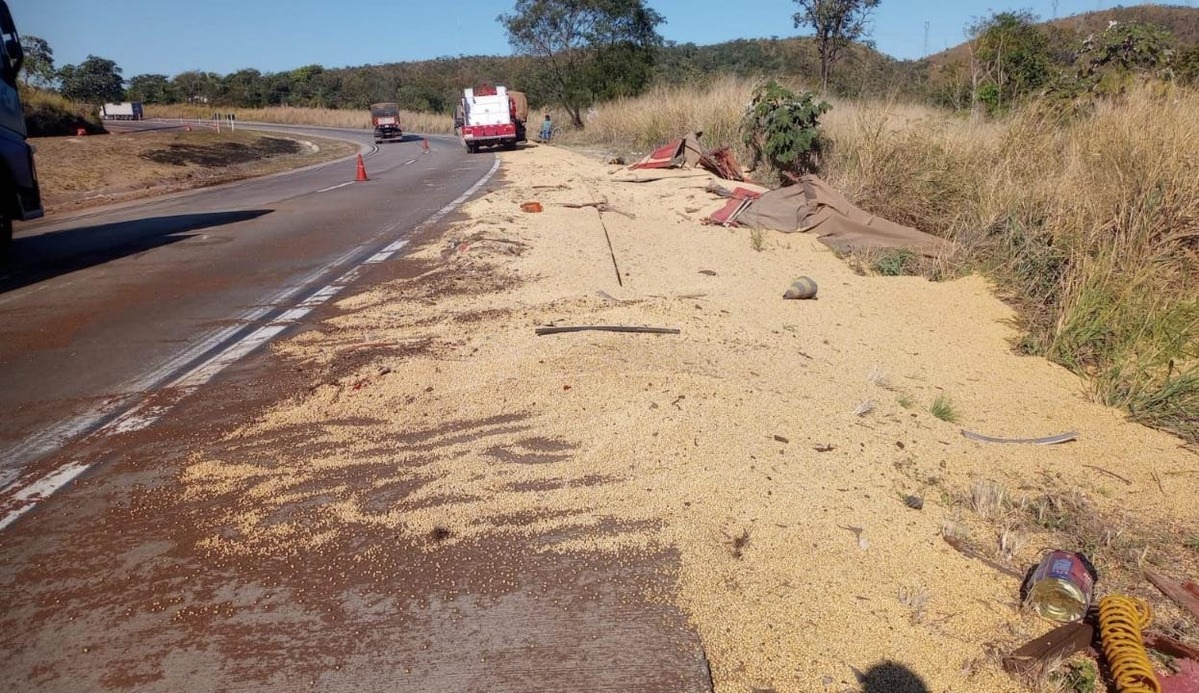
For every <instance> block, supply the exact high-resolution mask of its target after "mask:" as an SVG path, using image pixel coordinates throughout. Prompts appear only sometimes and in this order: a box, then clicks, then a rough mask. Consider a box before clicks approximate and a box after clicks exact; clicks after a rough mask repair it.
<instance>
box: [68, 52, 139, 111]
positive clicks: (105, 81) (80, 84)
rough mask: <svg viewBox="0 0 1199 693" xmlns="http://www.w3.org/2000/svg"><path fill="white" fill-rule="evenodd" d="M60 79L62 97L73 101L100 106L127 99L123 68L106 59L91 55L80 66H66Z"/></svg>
mask: <svg viewBox="0 0 1199 693" xmlns="http://www.w3.org/2000/svg"><path fill="white" fill-rule="evenodd" d="M58 79H59V82H60V83H61V85H62V86H61V88H60V91H62V95H63V96H65V97H67V98H68V99H70V100H72V101H80V102H83V103H92V104H100V103H105V102H107V101H120V100H121V99H123V98H125V87H124V84H125V80H124V79H123V78H122V77H121V68H119V67H117V64H116V63H115V62H113V61H111V60H107V59H105V58H98V57H96V56H94V55H89V56H87V60H84V61H83V62H81V63H79V64H78V65H64V66H63V68H62V69H61V70H59V71H58Z"/></svg>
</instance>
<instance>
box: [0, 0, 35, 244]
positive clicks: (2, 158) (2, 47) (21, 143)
mask: <svg viewBox="0 0 1199 693" xmlns="http://www.w3.org/2000/svg"><path fill="white" fill-rule="evenodd" d="M24 61H25V53H24V51H22V50H21V37H20V36H19V35H18V34H17V27H16V25H15V24H14V23H13V20H12V14H11V13H10V12H9V11H8V3H6V2H5V1H4V0H0V260H3V259H4V257H5V256H6V255H7V254H8V249H9V246H10V245H11V244H12V225H13V220H15V219H19V220H22V221H27V220H29V219H37V218H38V217H40V216H42V214H43V210H42V194H41V190H40V188H39V187H38V183H37V169H36V168H35V167H34V165H33V147H32V146H30V145H29V143H28V142H26V141H25V140H26V138H27V137H28V131H27V130H26V129H25V114H24V112H23V111H22V110H21V93H20V91H18V90H17V75H18V74H19V73H20V72H21V65H22V64H23V63H24Z"/></svg>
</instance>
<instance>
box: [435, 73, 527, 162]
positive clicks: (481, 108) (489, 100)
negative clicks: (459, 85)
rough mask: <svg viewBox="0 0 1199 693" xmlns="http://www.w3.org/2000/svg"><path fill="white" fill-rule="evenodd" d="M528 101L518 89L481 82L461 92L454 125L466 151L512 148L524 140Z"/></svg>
mask: <svg viewBox="0 0 1199 693" xmlns="http://www.w3.org/2000/svg"><path fill="white" fill-rule="evenodd" d="M528 115H529V114H528V102H527V101H526V100H525V95H524V94H522V93H521V92H515V91H508V89H507V88H506V87H503V86H494V87H493V86H490V85H484V86H481V87H478V88H475V89H466V90H464V91H463V96H462V101H461V102H460V103H459V104H458V109H457V112H456V113H455V115H454V127H455V128H456V129H457V130H458V137H459V138H460V139H461V140H462V145H463V146H464V147H466V151H468V152H472V153H474V152H477V151H479V150H480V149H481V148H483V147H503V148H504V149H515V148H516V143H517V142H524V141H525V139H526V135H525V120H526V119H527V118H528Z"/></svg>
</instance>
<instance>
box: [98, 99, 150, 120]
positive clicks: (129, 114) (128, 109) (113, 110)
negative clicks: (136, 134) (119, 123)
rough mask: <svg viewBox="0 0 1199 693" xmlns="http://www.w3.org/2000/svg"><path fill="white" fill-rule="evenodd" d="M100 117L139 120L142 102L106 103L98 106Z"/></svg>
mask: <svg viewBox="0 0 1199 693" xmlns="http://www.w3.org/2000/svg"><path fill="white" fill-rule="evenodd" d="M100 117H101V118H103V119H104V120H141V119H142V102H141V101H125V102H123V103H106V104H104V105H103V106H101V107H100Z"/></svg>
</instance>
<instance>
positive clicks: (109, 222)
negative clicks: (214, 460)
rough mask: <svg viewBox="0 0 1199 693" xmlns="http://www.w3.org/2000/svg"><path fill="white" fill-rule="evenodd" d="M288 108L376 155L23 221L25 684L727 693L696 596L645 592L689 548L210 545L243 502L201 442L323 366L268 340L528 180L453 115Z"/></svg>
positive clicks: (9, 327)
mask: <svg viewBox="0 0 1199 693" xmlns="http://www.w3.org/2000/svg"><path fill="white" fill-rule="evenodd" d="M162 126H163V125H162V124H158V125H155V124H153V123H147V124H145V125H142V126H141V127H162ZM243 126H244V125H243ZM263 129H267V128H266V127H265V126H263ZM270 129H280V130H286V131H288V132H291V133H293V134H298V135H305V134H309V135H311V136H321V137H331V136H333V137H339V138H342V139H348V140H351V141H354V142H356V143H358V144H359V145H360V147H361V150H362V152H363V154H364V158H365V164H366V169H367V172H368V174H369V176H370V180H369V181H368V182H353V180H354V174H355V162H354V160H353V159H349V160H342V161H338V162H332V163H328V164H323V165H319V166H315V167H312V168H308V169H303V170H298V171H293V172H289V173H285V174H277V175H273V176H269V177H265V178H260V179H254V180H249V181H243V182H239V183H234V184H229V185H224V186H220V187H216V188H208V189H202V190H197V191H190V192H187V193H181V194H175V195H170V196H166V197H160V198H155V199H151V200H148V201H141V202H137V203H130V204H123V205H120V206H115V207H110V208H105V209H98V210H91V211H88V212H84V213H81V214H74V215H71V216H69V217H58V218H53V217H52V218H48V219H46V220H43V221H41V222H36V223H33V224H29V225H23V226H20V227H19V228H18V229H17V234H16V238H15V242H14V246H13V258H12V261H11V262H10V263H9V264H8V265H6V266H4V267H2V268H0V382H3V383H4V384H3V387H2V388H0V690H12V691H126V690H138V691H142V690H145V691H227V690H253V691H259V690H261V691H296V690H323V691H350V690H353V691H384V690H386V691H422V692H423V691H431V692H437V691H447V692H448V691H456V692H457V691H522V692H523V691H671V692H677V691H707V690H710V687H711V679H710V673H709V671H708V668H707V664H706V660H705V658H704V656H703V651H702V647H701V645H700V642H699V639H698V637H697V636H696V635H695V633H694V632H693V631H692V630H691V629H690V628H689V627H688V625H687V623H686V618H685V616H684V615H683V614H682V613H681V612H679V611H678V610H677V609H676V608H674V607H671V606H669V605H668V604H663V603H660V602H656V601H650V600H648V599H647V598H646V597H644V596H643V595H645V594H646V593H649V592H656V593H663V592H668V591H669V589H670V588H671V582H670V577H669V576H670V574H671V570H672V566H674V565H676V563H677V557H676V556H673V555H672V554H671V553H670V552H669V551H668V550H662V551H661V552H660V553H658V554H653V555H644V556H640V557H637V558H636V559H629V560H619V561H617V560H613V561H605V560H599V561H597V560H594V559H590V558H587V557H572V556H563V555H559V554H546V553H545V552H538V551H536V550H535V548H534V546H533V543H532V542H528V541H524V540H521V539H515V538H513V539H504V540H487V541H480V542H477V543H467V544H465V545H462V546H456V547H454V548H452V549H447V550H445V551H441V552H438V553H435V554H430V553H428V552H426V551H422V550H420V549H419V548H418V547H415V546H413V545H411V543H410V542H409V541H406V540H403V539H402V538H397V537H395V536H386V535H384V534H383V533H379V534H378V535H375V534H371V533H370V532H365V531H364V533H363V536H361V537H359V538H358V542H357V543H356V545H355V546H345V547H339V548H338V549H336V550H327V551H321V552H318V553H312V554H300V555H292V556H286V557H273V558H265V559H258V560H255V559H253V558H246V559H245V560H240V561H238V560H232V561H231V560H216V559H214V558H213V557H212V556H209V555H206V553H205V552H204V551H203V549H202V537H203V532H202V531H201V528H203V527H210V526H211V523H212V522H214V521H216V520H215V519H214V518H219V517H221V514H220V513H221V508H220V507H219V501H214V502H208V503H200V504H196V503H193V504H187V503H186V502H185V500H186V499H182V498H180V496H179V494H178V492H177V488H176V487H177V475H178V473H179V470H180V469H181V467H182V465H183V464H184V462H185V461H186V460H187V457H188V455H189V454H191V453H192V452H193V451H196V450H204V451H208V452H210V453H213V454H218V455H219V454H220V451H219V450H216V448H217V447H219V445H220V442H219V441H220V440H222V439H223V436H224V435H225V434H226V433H227V432H228V431H229V430H231V429H232V428H235V427H237V426H239V425H240V424H242V423H244V422H245V421H247V420H249V418H250V417H253V416H255V415H256V414H258V413H260V412H262V411H264V410H265V409H266V408H267V407H270V406H271V405H272V404H274V403H277V402H279V401H281V400H283V399H285V398H287V397H289V396H294V395H295V394H296V393H297V392H301V391H303V388H305V387H307V386H308V385H309V383H307V382H305V381H304V380H303V377H302V376H297V375H296V374H294V373H291V372H290V370H292V369H289V368H287V365H286V364H282V363H279V362H277V361H276V360H275V358H274V357H272V356H271V354H270V353H269V351H267V350H265V349H261V348H260V347H261V346H262V345H264V344H266V343H267V342H269V341H270V340H271V339H278V338H286V336H287V334H288V333H289V331H294V330H296V329H301V328H302V325H303V323H304V322H305V321H319V320H320V319H322V317H327V316H328V315H330V314H331V313H332V311H334V308H333V307H332V306H331V305H330V304H329V303H330V299H331V298H333V297H335V296H338V297H340V296H346V295H350V294H353V293H355V292H358V291H362V290H364V289H367V288H369V287H370V286H371V285H372V284H373V283H376V282H380V281H385V280H387V279H389V278H394V277H397V276H413V274H412V268H411V267H410V266H409V264H410V263H411V261H409V260H406V259H405V257H404V249H405V247H406V245H407V244H415V243H416V242H418V241H419V240H421V239H422V238H427V237H430V235H431V234H433V233H435V232H436V231H437V228H438V225H439V224H441V223H443V222H442V220H443V219H444V218H445V217H446V216H447V215H448V214H450V213H451V212H452V211H453V209H454V207H455V206H456V205H457V204H459V203H461V202H462V201H464V200H466V199H469V197H470V196H471V195H473V194H477V193H478V192H479V191H480V190H481V189H485V188H486V187H495V186H499V185H502V183H501V182H500V181H499V180H498V179H496V178H494V175H495V173H496V170H497V167H498V162H497V161H496V158H495V157H494V156H492V155H488V154H476V155H468V154H467V153H465V151H463V150H462V148H461V147H460V146H459V145H458V143H457V141H456V140H455V139H453V138H450V137H430V138H428V140H427V148H426V144H425V142H426V141H425V140H424V139H423V138H420V137H408V138H406V139H405V141H403V142H396V143H386V144H382V145H378V146H376V145H374V143H373V140H372V138H371V136H370V133H367V132H363V131H353V130H347V131H331V130H328V129H319V130H306V129H304V128H291V127H288V128H270ZM131 165H136V163H135V162H131ZM405 273H408V274H405ZM214 450H215V452H213V451H214ZM264 454H269V451H266V452H265V453H264ZM368 549H369V552H368ZM368 553H369V555H370V556H373V558H372V559H371V560H370V561H365V560H352V559H355V558H356V557H359V556H363V555H367V554H368Z"/></svg>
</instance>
